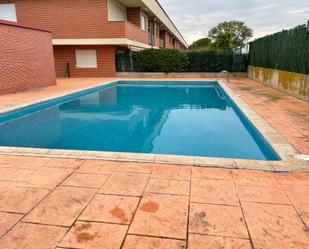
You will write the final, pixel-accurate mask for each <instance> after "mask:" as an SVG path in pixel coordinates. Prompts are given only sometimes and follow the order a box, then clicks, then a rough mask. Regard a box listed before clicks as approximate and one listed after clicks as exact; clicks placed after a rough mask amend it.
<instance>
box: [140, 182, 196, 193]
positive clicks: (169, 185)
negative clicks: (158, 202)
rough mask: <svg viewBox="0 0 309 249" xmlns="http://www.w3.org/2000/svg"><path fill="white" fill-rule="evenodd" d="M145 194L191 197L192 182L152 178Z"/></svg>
mask: <svg viewBox="0 0 309 249" xmlns="http://www.w3.org/2000/svg"><path fill="white" fill-rule="evenodd" d="M145 192H148V193H157V194H174V195H189V193H190V181H182V180H171V179H155V178H151V179H150V180H149V182H148V184H147V187H146V189H145Z"/></svg>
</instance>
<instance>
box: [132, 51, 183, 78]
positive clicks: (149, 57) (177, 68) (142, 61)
mask: <svg viewBox="0 0 309 249" xmlns="http://www.w3.org/2000/svg"><path fill="white" fill-rule="evenodd" d="M133 63H134V69H135V71H137V72H165V73H169V72H185V71H186V70H187V67H188V58H187V55H186V53H184V52H181V51H179V50H177V49H147V50H143V51H140V52H135V53H133Z"/></svg>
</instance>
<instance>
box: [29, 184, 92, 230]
mask: <svg viewBox="0 0 309 249" xmlns="http://www.w3.org/2000/svg"><path fill="white" fill-rule="evenodd" d="M95 191H96V190H95V189H90V188H75V187H74V188H71V187H58V188H57V189H56V190H54V191H53V192H52V193H51V194H50V195H49V196H48V197H47V198H46V199H45V200H44V201H42V202H41V203H40V204H39V205H38V206H37V207H35V208H34V209H33V210H32V211H31V212H30V213H29V214H28V215H27V216H26V217H25V218H24V219H23V221H28V222H33V223H42V224H48V225H59V226H70V225H72V224H73V222H74V221H75V219H76V218H77V217H78V216H79V214H80V213H81V212H82V211H83V209H84V208H85V207H86V205H87V204H88V202H89V201H90V200H91V198H92V197H93V196H94V194H95Z"/></svg>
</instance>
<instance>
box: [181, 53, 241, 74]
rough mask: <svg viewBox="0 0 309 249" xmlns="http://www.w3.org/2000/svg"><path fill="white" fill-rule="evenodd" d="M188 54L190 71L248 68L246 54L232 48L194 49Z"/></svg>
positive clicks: (239, 70)
mask: <svg viewBox="0 0 309 249" xmlns="http://www.w3.org/2000/svg"><path fill="white" fill-rule="evenodd" d="M187 55H188V61H189V66H188V71H190V72H221V71H223V70H226V71H229V72H244V71H246V69H247V60H246V55H242V54H235V53H234V52H233V51H232V50H192V51H188V52H187Z"/></svg>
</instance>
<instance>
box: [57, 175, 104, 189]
mask: <svg viewBox="0 0 309 249" xmlns="http://www.w3.org/2000/svg"><path fill="white" fill-rule="evenodd" d="M107 178H108V175H92V174H80V173H73V174H72V175H71V176H69V177H68V178H67V179H66V180H65V181H64V182H63V183H62V184H61V185H63V186H72V187H85V188H100V187H102V185H103V184H104V182H105V181H106V179H107Z"/></svg>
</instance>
